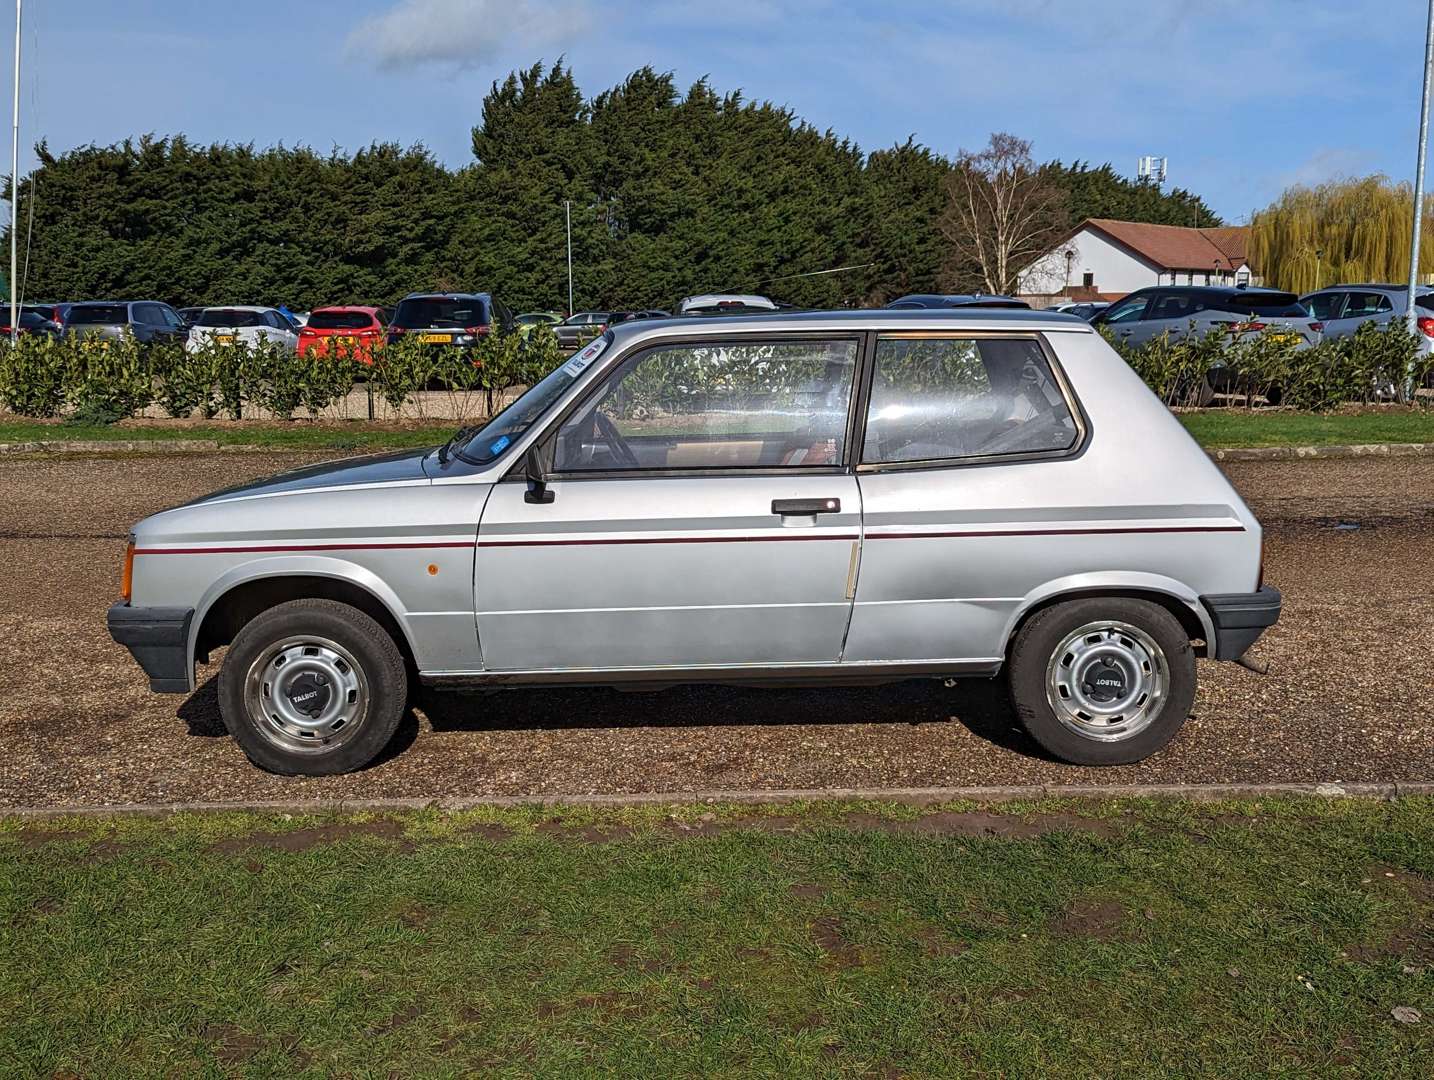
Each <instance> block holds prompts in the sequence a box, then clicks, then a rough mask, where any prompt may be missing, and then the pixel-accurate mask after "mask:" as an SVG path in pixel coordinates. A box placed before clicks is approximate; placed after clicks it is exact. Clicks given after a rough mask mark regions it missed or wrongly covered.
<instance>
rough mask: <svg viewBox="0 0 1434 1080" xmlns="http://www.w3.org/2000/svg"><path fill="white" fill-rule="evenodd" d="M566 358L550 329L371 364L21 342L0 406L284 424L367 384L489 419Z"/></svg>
mask: <svg viewBox="0 0 1434 1080" xmlns="http://www.w3.org/2000/svg"><path fill="white" fill-rule="evenodd" d="M562 358H563V350H562V349H561V348H560V347H559V345H558V341H557V338H556V337H555V336H554V335H553V332H552V331H551V330H549V329H547V328H546V327H536V328H534V329H533V331H532V332H531V333H530V334H529V335H527V336H523V335H519V334H509V335H504V336H498V335H495V336H492V337H487V338H483V339H481V340H480V341H479V343H478V344H477V345H476V346H474V347H473V348H471V349H463V350H459V349H452V348H433V347H430V346H424V345H422V344H420V343H419V342H418V341H417V340H416V339H414V338H407V339H403V338H400V339H399V340H398V341H396V342H394V343H392V344H384V345H380V346H377V347H375V348H374V350H373V353H372V357H371V362H363V361H361V360H359V359H358V358H356V357H354V356H353V355H351V354H350V353H347V352H345V351H343V350H332V351H331V352H330V354H329V355H326V356H321V355H318V354H317V353H314V352H310V353H308V354H306V355H295V354H294V353H293V352H291V351H289V350H287V349H283V348H281V347H279V346H278V345H273V344H265V345H258V346H254V347H250V348H243V347H236V346H232V345H221V344H214V343H213V342H209V343H206V344H205V345H203V346H202V347H200V348H198V349H196V350H194V351H186V350H185V348H184V346H183V345H182V344H168V343H166V344H150V345H141V344H139V343H138V342H136V341H135V340H134V339H133V338H131V337H125V338H123V339H117V340H111V341H102V340H99V339H96V338H93V337H88V338H75V337H62V338H48V337H39V336H35V335H27V336H25V337H22V338H20V339H19V341H18V342H17V343H16V344H15V345H14V346H11V345H10V344H9V343H8V342H5V343H3V344H0V405H3V406H4V407H5V408H7V409H9V410H10V411H11V412H14V413H18V414H20V415H21V416H33V417H42V418H48V417H55V416H61V415H65V416H72V417H74V418H76V419H83V420H89V421H100V422H105V423H112V422H114V421H116V420H121V419H124V418H125V417H129V416H134V415H136V414H137V413H140V412H142V411H143V410H145V409H147V408H149V407H150V406H152V405H158V406H159V407H160V408H162V409H163V410H164V411H165V413H167V414H168V415H169V416H173V417H189V416H196V415H197V416H202V417H204V418H206V419H212V418H214V417H216V416H227V417H230V418H232V419H236V420H237V419H240V418H241V417H243V416H244V414H245V411H246V410H250V411H252V410H253V409H255V408H258V409H261V410H263V411H264V412H266V413H268V414H269V415H271V416H274V417H278V418H280V419H284V420H288V419H291V418H292V417H293V416H294V414H295V413H297V412H299V411H300V410H303V411H305V412H306V413H307V414H308V415H310V416H319V415H321V414H323V413H324V412H325V410H328V409H330V408H332V407H333V406H335V405H336V404H337V403H340V402H343V401H345V399H347V397H348V395H349V393H350V392H351V391H352V390H353V389H354V386H355V385H356V384H357V383H358V382H360V381H361V380H363V381H366V382H367V385H368V389H369V391H370V392H371V394H372V395H373V397H374V398H375V399H378V400H382V401H383V402H385V403H386V404H387V405H388V406H389V407H390V408H391V409H392V410H393V411H394V412H396V413H397V412H401V411H403V410H404V409H405V408H406V407H408V408H415V409H417V410H418V412H419V413H420V414H421V411H422V403H421V398H420V397H419V395H418V391H420V390H446V391H449V392H452V393H455V394H462V395H465V396H467V395H476V396H478V397H479V398H480V399H481V401H482V407H483V411H484V412H485V413H486V414H488V415H491V414H492V412H493V410H494V406H495V404H496V403H497V402H498V401H501V400H502V397H503V395H504V394H505V393H506V392H507V391H509V390H511V389H512V388H514V387H517V386H524V385H527V384H528V383H531V382H533V381H535V380H536V379H539V378H541V377H542V376H543V375H545V374H547V373H548V372H549V371H551V370H552V369H553V368H554V367H556V366H557V364H558V363H559V362H560V361H561V360H562Z"/></svg>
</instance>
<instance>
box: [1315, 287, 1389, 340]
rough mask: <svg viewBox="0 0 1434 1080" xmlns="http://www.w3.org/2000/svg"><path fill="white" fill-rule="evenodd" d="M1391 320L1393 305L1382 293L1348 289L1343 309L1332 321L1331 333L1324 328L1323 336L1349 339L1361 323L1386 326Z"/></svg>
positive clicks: (1327, 327)
mask: <svg viewBox="0 0 1434 1080" xmlns="http://www.w3.org/2000/svg"><path fill="white" fill-rule="evenodd" d="M1392 318H1394V304H1393V303H1392V302H1391V301H1390V299H1389V297H1388V296H1386V295H1385V294H1384V293H1380V292H1373V291H1369V290H1358V289H1350V290H1347V291H1346V292H1345V303H1344V308H1343V310H1341V311H1340V314H1339V318H1338V319H1336V320H1335V321H1334V324H1333V331H1331V329H1330V327H1329V326H1326V327H1325V334H1326V336H1329V337H1337V338H1340V337H1349V336H1350V335H1352V334H1353V333H1354V332H1355V331H1356V330H1358V329H1359V327H1360V325H1361V324H1363V323H1367V322H1373V323H1374V324H1375V325H1377V326H1387V325H1389V321H1390V320H1391V319H1392Z"/></svg>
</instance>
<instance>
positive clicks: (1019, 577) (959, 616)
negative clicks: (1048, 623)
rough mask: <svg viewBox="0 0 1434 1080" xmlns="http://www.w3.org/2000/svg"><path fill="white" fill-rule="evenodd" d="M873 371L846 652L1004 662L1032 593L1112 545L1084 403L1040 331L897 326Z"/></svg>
mask: <svg viewBox="0 0 1434 1080" xmlns="http://www.w3.org/2000/svg"><path fill="white" fill-rule="evenodd" d="M871 367H872V372H871V387H870V391H869V403H868V405H867V408H866V422H865V425H864V427H865V430H864V435H863V437H862V445H861V447H860V453H859V457H858V460H859V464H858V466H857V479H858V483H859V485H860V487H861V497H862V508H863V517H864V526H863V541H862V557H861V569H860V574H859V577H858V581H857V587H856V603H855V607H854V609H853V611H852V621H851V630H850V632H849V633H848V635H847V642H846V648H845V652H844V653H843V657H842V658H843V661H844V663H846V664H850V665H858V664H863V663H868V664H876V663H887V664H889V663H921V664H940V665H941V668H942V670H945V671H948V672H953V671H958V670H963V669H964V668H965V667H966V666H969V667H970V668H972V669H974V670H995V668H996V667H997V666H999V664H1000V663H1001V661H1002V657H1003V654H1004V652H1005V647H1006V639H1005V632H1006V628H1007V627H1008V626H1009V625H1010V621H1011V619H1012V618H1013V617H1014V615H1015V613H1016V611H1017V609H1018V608H1019V607H1020V605H1021V603H1022V599H1023V598H1024V597H1025V596H1027V595H1028V594H1029V593H1030V592H1031V591H1032V590H1033V589H1035V588H1036V587H1038V586H1039V585H1041V584H1042V583H1044V582H1047V581H1050V580H1052V579H1054V578H1058V577H1060V576H1062V573H1063V572H1064V571H1063V569H1062V568H1063V567H1071V568H1074V569H1076V570H1078V569H1082V568H1086V564H1085V563H1082V561H1081V560H1088V561H1090V560H1093V561H1094V563H1095V564H1096V565H1098V564H1099V559H1100V557H1101V555H1102V552H1103V549H1102V548H1100V546H1099V544H1100V542H1101V537H1098V536H1090V535H1085V534H1087V533H1098V532H1100V531H1101V529H1100V527H1099V525H1100V522H1099V520H1096V521H1092V519H1099V518H1101V517H1102V516H1103V515H1104V514H1105V513H1107V512H1108V511H1107V510H1106V509H1103V508H1099V507H1092V506H1091V505H1090V500H1091V499H1092V498H1093V496H1092V495H1091V493H1090V491H1089V490H1088V489H1083V488H1082V486H1081V485H1077V484H1073V483H1072V481H1073V479H1074V477H1075V476H1076V475H1077V474H1078V472H1079V470H1078V469H1076V468H1073V466H1074V460H1073V458H1074V455H1076V454H1077V453H1078V452H1079V451H1080V449H1081V443H1082V440H1083V438H1084V427H1083V421H1082V419H1081V415H1080V412H1079V410H1078V409H1077V408H1076V407H1075V405H1074V402H1073V399H1072V398H1071V396H1070V393H1069V390H1068V388H1067V387H1066V386H1065V384H1064V383H1063V382H1062V381H1061V380H1060V378H1058V376H1057V375H1056V373H1055V370H1054V368H1053V367H1052V365H1051V363H1050V359H1049V356H1048V354H1047V353H1046V351H1045V350H1044V349H1043V347H1042V345H1041V343H1040V341H1039V340H1038V339H1037V338H1036V337H1035V336H1034V335H1031V334H1002V335H995V334H989V333H987V334H981V333H972V332H963V331H941V332H939V333H931V332H921V333H911V334H904V333H903V334H896V333H887V334H882V335H880V336H879V337H878V339H877V343H876V349H875V354H874V362H873V364H872V365H871ZM1119 482H1120V481H1119V478H1118V477H1112V478H1111V479H1110V483H1112V484H1115V485H1117V486H1118V485H1119ZM1096 498H1099V496H1097V497H1096ZM1107 524H1108V522H1107Z"/></svg>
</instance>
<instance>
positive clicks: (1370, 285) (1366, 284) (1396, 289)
mask: <svg viewBox="0 0 1434 1080" xmlns="http://www.w3.org/2000/svg"><path fill="white" fill-rule="evenodd" d="M1336 289H1375V290H1377V291H1379V292H1392V293H1407V292H1408V291H1409V286H1408V285H1389V284H1381V283H1379V282H1376V281H1356V282H1351V283H1349V284H1339V285H1324V286H1321V287H1320V288H1318V289H1311V290H1310V291H1309V292H1307V293H1305V295H1306V296H1313V295H1314V294H1315V293H1322V292H1334V291H1335V290H1336ZM1414 291H1415V292H1416V293H1418V292H1429V291H1431V290H1430V286H1428V285H1416V286H1415V287H1414Z"/></svg>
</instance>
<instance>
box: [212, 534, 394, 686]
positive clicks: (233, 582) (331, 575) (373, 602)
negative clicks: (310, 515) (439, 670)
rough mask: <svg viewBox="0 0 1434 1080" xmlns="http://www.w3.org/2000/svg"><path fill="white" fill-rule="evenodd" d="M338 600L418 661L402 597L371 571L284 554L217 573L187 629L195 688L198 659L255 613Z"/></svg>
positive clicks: (229, 637) (223, 642)
mask: <svg viewBox="0 0 1434 1080" xmlns="http://www.w3.org/2000/svg"><path fill="white" fill-rule="evenodd" d="M303 599H316V600H334V601H337V602H339V603H342V604H348V605H350V606H351V607H355V608H357V609H358V610H360V611H362V612H364V613H365V614H367V615H369V616H370V617H371V618H373V619H374V621H375V622H377V623H378V624H379V625H380V626H381V627H383V628H384V629H385V630H386V631H387V632H388V633H389V635H390V636H391V637H392V638H393V640H394V642H395V643H396V644H397V645H398V648H399V651H400V652H401V653H402V654H403V657H404V661H405V662H406V663H407V664H409V665H410V666H416V662H417V661H416V656H417V653H416V650H415V648H414V643H413V640H412V637H411V636H410V633H409V628H408V623H407V620H406V618H405V614H406V611H405V608H404V606H403V604H402V602H401V601H400V600H399V598H398V596H397V595H396V594H395V593H394V592H393V590H392V589H391V588H389V587H388V585H386V584H385V583H384V582H383V580H382V579H380V578H379V577H378V576H377V575H376V574H374V573H373V572H372V571H370V570H367V569H365V568H364V567H362V566H357V565H355V564H353V563H348V562H345V561H344V560H342V559H331V558H284V559H268V560H261V561H259V562H254V563H246V564H244V565H243V566H239V567H236V568H234V569H233V570H231V571H230V572H229V573H226V574H224V575H222V576H221V577H219V578H218V579H217V580H216V581H215V582H214V583H213V584H212V585H211V586H210V587H209V589H208V590H207V591H206V593H205V595H204V597H203V598H202V599H201V601H200V603H199V604H198V605H197V606H196V608H195V612H194V619H193V621H192V623H191V628H190V631H189V657H188V659H189V671H190V683H191V689H193V685H192V684H193V682H194V664H195V663H196V662H197V661H201V660H205V661H207V660H208V656H209V652H210V650H212V649H215V648H218V647H220V646H222V645H227V644H228V643H229V642H230V641H232V640H233V639H234V635H235V634H237V633H238V632H239V630H240V629H241V628H242V627H243V626H244V624H245V623H247V622H248V621H249V620H250V619H252V618H254V616H256V615H258V614H259V613H260V612H262V611H266V610H268V609H269V608H272V607H274V606H276V605H278V604H283V603H287V602H288V601H290V600H303Z"/></svg>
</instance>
